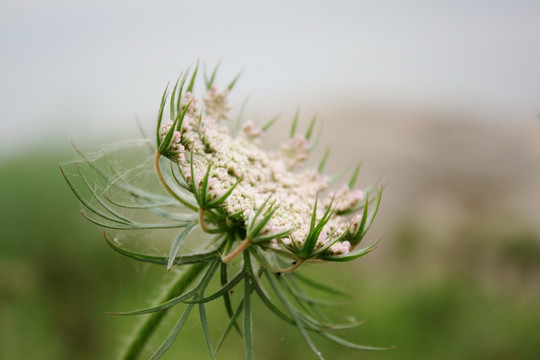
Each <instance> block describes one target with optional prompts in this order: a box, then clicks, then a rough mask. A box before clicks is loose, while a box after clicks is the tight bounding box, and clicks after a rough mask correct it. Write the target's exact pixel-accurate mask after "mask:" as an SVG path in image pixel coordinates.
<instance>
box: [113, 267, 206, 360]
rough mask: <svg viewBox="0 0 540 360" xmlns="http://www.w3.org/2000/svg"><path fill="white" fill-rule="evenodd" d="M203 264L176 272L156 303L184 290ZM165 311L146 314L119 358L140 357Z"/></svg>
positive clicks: (201, 268)
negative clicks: (176, 274) (175, 276)
mask: <svg viewBox="0 0 540 360" xmlns="http://www.w3.org/2000/svg"><path fill="white" fill-rule="evenodd" d="M205 266H206V264H205V263H200V264H195V265H192V266H190V267H189V268H188V269H187V270H184V271H181V272H180V273H178V277H177V278H176V279H174V280H173V281H172V282H171V284H170V285H169V286H167V287H166V289H165V292H164V293H163V296H162V297H161V298H160V299H159V301H158V304H162V303H164V302H166V301H168V300H170V299H172V298H173V297H175V296H178V295H179V294H181V293H182V292H184V291H185V290H186V288H187V287H188V286H189V284H190V283H191V282H193V280H195V279H196V278H197V276H198V275H199V274H200V273H201V271H202V270H203V269H204V267H205ZM167 311H168V309H167V310H162V311H158V312H155V313H152V314H150V315H147V316H146V317H145V318H144V320H143V321H142V322H141V324H140V325H139V328H138V329H137V330H136V332H135V334H134V335H133V337H132V338H131V339H130V341H129V345H128V347H127V348H126V350H125V351H124V354H123V356H122V358H121V359H122V360H135V359H137V358H139V357H140V355H141V353H142V351H143V349H144V346H145V345H146V343H147V342H148V340H149V339H150V337H151V336H152V334H153V333H154V331H155V330H156V329H157V327H158V325H159V324H160V323H161V321H162V320H163V318H164V317H165V315H166V314H167Z"/></svg>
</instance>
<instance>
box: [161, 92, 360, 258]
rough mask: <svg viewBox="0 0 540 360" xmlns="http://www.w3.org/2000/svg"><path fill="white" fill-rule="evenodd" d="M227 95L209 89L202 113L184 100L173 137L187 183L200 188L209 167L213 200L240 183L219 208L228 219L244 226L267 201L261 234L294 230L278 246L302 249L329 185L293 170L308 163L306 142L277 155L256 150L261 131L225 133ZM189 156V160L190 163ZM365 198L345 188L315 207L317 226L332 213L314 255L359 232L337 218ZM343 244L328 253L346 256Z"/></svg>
mask: <svg viewBox="0 0 540 360" xmlns="http://www.w3.org/2000/svg"><path fill="white" fill-rule="evenodd" d="M227 93H228V92H227V91H223V92H218V90H217V88H216V87H215V86H212V87H211V88H210V89H209V91H208V93H207V94H206V96H205V97H204V104H205V109H204V112H202V113H201V112H200V109H199V106H198V105H199V100H198V99H197V98H195V97H194V96H193V95H192V94H189V93H188V94H186V95H184V99H182V102H181V104H182V105H183V106H186V105H187V104H189V103H190V102H191V105H190V109H188V111H187V113H186V117H185V118H184V121H183V123H182V127H181V129H180V131H178V134H177V132H175V133H174V141H173V144H174V146H175V150H176V149H178V154H179V155H178V160H179V165H180V167H181V169H182V171H183V174H184V177H185V179H186V182H187V183H188V185H190V186H192V185H193V177H195V180H196V182H197V183H196V184H194V185H195V186H199V187H200V186H201V182H202V179H203V178H204V177H205V175H206V171H207V168H208V164H209V163H211V170H210V174H209V180H208V197H209V198H210V199H217V198H219V197H221V196H222V195H223V194H225V193H226V192H227V191H228V190H229V189H230V188H231V187H233V186H234V185H235V184H236V183H237V182H238V180H239V179H240V180H241V181H240V182H239V184H238V185H237V187H236V188H235V189H234V191H233V192H232V193H231V195H230V196H229V197H228V198H227V199H226V201H225V202H224V204H223V206H224V209H225V211H226V212H227V213H228V214H229V215H233V214H235V215H239V217H240V218H241V219H243V221H244V222H245V223H246V225H247V223H248V222H249V221H250V220H251V219H253V217H254V214H255V213H256V211H257V210H258V209H259V208H261V206H264V203H265V201H266V200H267V199H269V198H270V201H269V202H270V203H272V204H274V205H275V206H276V208H277V209H276V211H275V213H274V214H273V215H272V217H271V219H270V221H269V222H268V223H267V224H266V226H265V228H264V229H263V233H266V234H271V233H277V232H280V231H285V230H292V232H291V233H290V235H288V236H287V237H286V238H283V239H281V240H280V242H281V244H282V245H284V246H285V247H289V248H290V247H291V246H292V245H293V242H294V243H295V245H296V246H297V247H301V246H302V244H303V243H304V242H305V240H306V237H307V235H308V233H309V230H310V222H311V216H312V213H313V208H314V204H315V201H316V198H317V197H318V196H319V195H320V194H322V193H323V191H324V190H325V189H327V188H328V179H327V177H326V176H323V175H321V174H319V173H318V172H317V171H316V170H312V169H301V168H295V169H294V171H293V170H292V169H293V168H294V167H295V166H296V165H298V163H299V162H300V161H302V160H304V159H305V158H306V157H307V140H306V139H305V138H304V137H303V136H296V137H293V138H292V139H290V140H289V141H288V142H287V143H285V144H283V145H282V146H281V148H280V151H279V152H268V151H265V150H263V149H262V148H260V146H259V140H258V137H259V136H260V135H261V134H262V131H261V130H260V129H258V128H257V127H256V126H255V124H254V123H253V122H246V123H244V125H243V126H242V127H241V129H240V134H239V135H238V136H236V137H233V136H231V135H230V133H229V129H228V127H227V126H226V125H225V124H223V121H221V120H223V119H227V117H228V112H229V110H230V106H229V104H228V99H227ZM191 107H193V108H191ZM171 125H172V123H171V124H169V123H167V124H165V125H164V127H163V129H162V135H163V134H166V133H167V131H168V129H169V128H170V126H171ZM177 140H178V141H177ZM190 154H193V158H192V159H191V158H190ZM191 161H193V172H194V174H192V171H191V168H192V166H191ZM328 192H329V191H328ZM363 198H364V193H363V192H362V191H359V190H355V191H352V190H350V189H349V188H348V187H347V186H345V185H344V186H343V187H341V188H340V189H339V190H338V191H337V192H335V193H333V192H329V195H328V196H325V197H323V198H322V201H319V202H318V204H319V205H318V207H317V220H320V219H321V218H322V216H323V214H324V212H325V211H326V209H327V208H328V207H329V206H332V207H333V208H334V213H333V215H332V217H331V219H330V221H329V222H328V223H327V224H326V225H325V227H324V228H323V231H322V232H321V234H320V236H319V237H318V240H317V244H316V249H319V248H321V247H323V246H324V245H325V244H328V243H329V242H331V241H332V240H333V239H336V238H337V237H338V236H340V235H342V234H344V233H345V232H351V233H352V230H351V229H352V228H354V227H355V226H356V228H357V224H356V223H357V222H358V221H357V220H356V219H353V220H352V221H351V220H348V219H347V218H346V217H344V216H342V215H340V214H343V213H345V212H347V210H352V209H354V208H355V207H356V206H357V205H358V204H359V202H361V201H362V199H363ZM332 199H333V200H332ZM352 234H354V233H352ZM346 239H347V236H344V237H343V238H342V241H337V242H335V243H334V244H333V245H332V246H330V247H329V248H328V250H327V251H328V252H329V253H330V254H336V255H337V254H346V253H348V252H349V250H350V249H351V244H350V243H349V241H347V240H346ZM278 245H279V244H278Z"/></svg>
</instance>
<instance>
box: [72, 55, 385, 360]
mask: <svg viewBox="0 0 540 360" xmlns="http://www.w3.org/2000/svg"><path fill="white" fill-rule="evenodd" d="M216 71H217V67H216V68H215V69H214V70H213V72H212V73H211V74H210V76H208V74H206V73H205V76H204V78H205V85H206V93H205V94H203V96H202V97H201V98H198V97H197V96H196V95H194V92H193V91H194V86H195V82H196V77H197V73H198V66H197V67H196V68H195V69H194V71H193V72H192V73H191V75H190V74H189V73H188V72H186V73H185V74H184V75H183V76H181V77H180V78H179V80H178V81H177V83H176V84H175V86H174V87H173V89H172V93H171V95H170V98H169V95H168V91H167V90H166V91H165V93H164V94H163V97H162V101H161V106H160V108H159V113H158V121H157V126H156V137H155V145H154V146H155V150H151V152H153V165H154V171H155V175H157V176H155V175H154V176H155V177H154V178H152V179H151V180H148V174H147V173H145V172H142V171H141V169H148V166H146V164H148V161H147V159H148V157H147V156H146V157H145V158H143V159H142V160H141V162H140V163H135V164H132V165H130V166H131V167H129V166H128V167H123V165H122V164H120V163H119V162H116V161H111V155H110V154H106V155H104V156H98V157H87V156H84V155H83V154H82V153H81V155H83V160H82V161H79V162H75V163H71V164H66V165H65V166H64V167H67V166H68V165H74V166H75V169H76V170H75V172H73V173H72V174H71V175H69V174H67V173H66V172H65V171H64V170H63V173H64V175H65V177H66V180H67V182H68V184H69V185H70V187H71V188H72V190H73V191H74V193H75V195H76V196H77V197H78V198H79V200H80V201H81V202H82V204H83V205H84V210H83V215H84V216H85V217H87V218H88V219H89V220H91V221H93V222H95V223H97V224H99V225H101V226H103V227H106V228H112V229H117V230H120V231H126V230H137V229H153V231H157V229H161V228H172V229H180V230H178V232H177V234H176V236H175V237H174V238H173V239H171V245H170V251H169V254H168V256H159V255H151V254H148V253H142V252H133V251H131V250H128V249H127V248H126V247H124V246H122V244H121V242H120V238H121V235H119V236H118V237H117V238H115V239H111V238H110V237H109V236H108V235H107V234H106V235H105V236H106V239H107V241H108V243H109V245H110V246H111V247H112V248H113V249H114V250H116V251H118V252H119V253H121V254H123V255H126V256H128V257H131V258H133V259H136V260H139V261H144V262H150V263H154V264H161V265H165V266H166V267H167V269H169V270H170V269H171V268H172V267H173V266H175V265H182V266H185V267H188V270H186V271H185V272H181V273H180V280H181V281H179V282H175V283H174V284H173V286H172V288H171V291H169V292H168V293H167V294H166V295H165V296H164V298H163V299H161V302H160V303H159V304H158V305H157V306H153V307H151V308H147V309H143V310H137V311H131V312H127V313H120V314H122V315H138V314H149V313H153V314H154V315H153V316H154V317H153V318H149V319H154V320H151V321H150V320H148V321H146V322H145V323H143V325H142V326H141V328H140V330H139V331H138V332H137V333H136V336H135V338H134V341H133V342H132V343H131V345H130V347H129V348H128V349H127V351H126V354H125V358H136V357H137V356H138V355H139V353H140V351H141V348H142V346H143V345H144V343H145V341H146V339H147V338H148V336H149V334H150V333H151V332H153V329H154V328H155V326H156V324H157V323H159V319H161V317H160V316H162V314H163V313H164V312H165V311H166V310H167V309H169V308H171V307H172V306H175V305H177V304H180V303H184V304H187V307H186V309H185V312H184V314H183V315H182V317H181V318H180V319H179V321H178V323H177V324H176V326H175V327H174V328H173V329H172V331H171V333H170V335H169V337H168V338H167V339H165V341H164V342H163V344H162V345H161V346H160V347H159V348H158V349H157V351H156V352H155V353H154V355H153V356H152V359H157V358H159V357H160V356H161V355H162V354H163V353H164V352H165V351H166V350H167V349H168V348H169V346H170V345H171V343H172V341H173V340H174V338H175V337H176V336H177V335H178V333H179V332H180V330H181V328H182V325H183V324H184V322H185V321H186V319H187V317H188V316H189V314H190V312H191V310H192V308H193V306H195V305H197V306H198V307H199V314H200V320H201V326H202V328H203V334H204V337H205V340H206V344H207V346H208V351H209V353H210V355H211V357H212V358H214V357H215V353H216V352H217V350H218V349H219V347H220V345H221V343H222V342H223V340H224V339H225V338H226V337H227V335H228V334H229V331H230V330H231V329H232V328H233V327H236V328H237V329H240V328H242V330H241V331H242V335H243V337H244V342H245V350H246V357H247V358H248V359H251V358H253V341H254V340H253V338H252V333H251V328H252V323H251V321H252V320H251V300H250V298H251V296H252V294H253V293H255V294H256V295H257V296H259V297H260V298H261V300H262V302H263V303H264V304H265V305H266V307H267V308H268V310H270V311H271V312H273V313H275V314H276V315H277V316H278V317H279V318H280V319H282V320H284V321H285V322H287V323H289V324H291V325H294V326H296V327H298V329H299V331H300V332H301V334H302V336H303V337H304V338H305V340H306V342H307V344H308V345H309V347H310V348H311V349H312V350H313V351H314V353H315V354H316V355H317V356H318V357H319V358H321V359H322V355H321V353H320V352H319V351H318V350H317V348H316V347H315V344H314V343H313V341H312V340H311V334H313V333H316V334H319V335H321V336H323V337H325V338H327V339H329V340H331V341H334V342H336V343H338V344H340V345H343V346H346V347H351V348H355V349H363V350H376V349H377V348H373V347H367V346H362V345H358V344H355V343H351V342H349V341H346V340H344V339H341V338H339V337H337V336H336V335H335V334H334V333H333V331H335V330H336V329H343V328H349V327H351V326H354V325H355V324H341V325H338V324H329V323H328V320H327V319H326V318H324V319H323V318H319V316H318V315H317V314H318V312H315V311H310V309H313V308H314V307H315V306H316V305H315V303H316V302H314V301H312V300H311V299H310V297H309V296H308V295H307V294H306V293H305V292H304V290H303V289H302V286H301V284H304V285H312V286H313V284H316V283H315V282H314V281H313V280H309V279H306V278H305V277H304V276H301V275H300V274H299V271H301V266H302V265H303V264H305V263H308V262H313V263H322V262H330V261H333V262H343V261H349V260H353V259H356V258H359V257H361V256H363V255H365V254H367V253H369V252H370V251H371V250H373V248H374V247H375V245H376V243H375V244H371V245H369V246H367V247H360V246H359V245H360V243H361V240H362V239H363V237H364V236H365V234H366V232H367V230H368V229H369V227H370V226H371V224H372V222H373V219H374V217H375V215H376V213H377V210H378V207H379V204H380V199H381V193H382V189H381V188H371V189H367V190H359V189H355V188H354V186H355V183H356V178H357V175H358V171H359V167H357V168H356V169H355V171H354V172H353V174H352V177H351V179H350V181H349V182H348V184H346V185H341V186H340V187H338V188H337V190H336V189H335V188H334V187H333V186H332V185H333V183H334V181H335V179H329V178H328V176H326V175H324V174H323V170H324V165H325V163H326V160H327V158H328V152H326V153H325V155H324V157H323V159H322V160H321V162H320V164H319V166H318V168H317V169H311V168H308V167H305V166H303V161H304V160H306V158H307V157H308V155H309V153H310V151H311V150H312V149H313V147H314V146H315V143H316V142H317V138H318V137H317V138H314V137H313V131H314V127H315V124H316V119H315V118H314V119H313V120H312V121H311V123H310V124H309V127H308V130H307V131H306V133H305V134H297V133H296V128H297V124H298V118H299V117H298V114H297V115H296V116H295V119H294V121H293V125H292V128H291V131H290V136H289V139H286V140H284V142H283V144H282V145H281V146H280V147H279V149H277V151H267V150H264V149H263V148H262V147H261V141H260V136H261V135H263V133H264V132H265V131H266V130H268V128H269V127H270V126H271V125H272V124H273V122H274V120H275V119H273V120H271V121H270V122H268V123H266V124H264V125H261V126H258V125H256V124H255V123H254V122H252V121H247V122H244V123H243V124H241V126H240V127H239V133H238V134H237V135H233V134H231V132H230V130H229V128H230V126H229V123H228V119H230V117H231V116H230V110H231V106H230V105H229V99H228V95H229V92H230V91H231V90H232V88H233V87H234V84H235V83H236V80H237V78H236V79H234V80H233V82H232V83H231V84H230V85H229V86H228V87H226V88H223V89H220V88H218V87H217V86H216V85H215V84H214V79H215V76H216ZM201 99H202V100H201ZM167 100H168V101H169V113H170V120H169V121H163V115H164V112H165V108H166V104H167ZM145 144H146V145H148V142H145ZM150 149H152V147H150ZM100 161H101V162H102V163H103V164H102V165H100ZM131 161H132V162H133V159H131ZM103 165H104V166H103ZM81 167H84V168H83V169H81ZM96 179H100V181H98V180H96ZM154 179H157V180H158V181H159V184H158V183H157V182H155V181H153V180H154ZM163 190H165V192H163ZM143 219H144V221H143ZM160 219H161V220H160ZM197 229H198V230H199V232H197V231H196V230H197ZM200 231H202V232H205V233H207V234H208V236H201V235H200ZM193 238H196V239H195V241H194V242H195V243H196V246H195V251H193V250H191V252H186V251H185V248H186V246H185V245H186V244H185V243H186V242H187V241H188V239H191V240H192V241H193ZM233 263H234V264H235V267H232V265H231V264H233ZM238 265H240V270H239V271H238V272H237V273H236V274H235V275H234V276H232V277H230V276H229V273H230V270H231V269H236V268H238ZM189 266H190V267H189ZM218 268H219V269H220V271H219V273H220V276H219V277H220V283H221V286H220V287H219V288H218V289H213V290H212V293H211V295H208V294H207V291H210V289H211V285H210V283H211V279H212V278H213V277H214V276H215V275H216V273H217V270H218ZM192 281H194V282H195V285H194V287H193V288H191V289H189V290H188V289H187V285H188V284H189V282H192ZM241 283H243V287H244V291H243V296H242V298H241V299H240V300H239V301H236V304H235V301H234V300H235V299H233V298H232V297H231V295H230V290H232V289H233V288H235V287H237V286H238V285H239V284H241ZM316 286H318V287H319V288H320V289H328V288H329V287H328V286H327V285H325V284H319V285H316ZM178 293H180V294H178ZM220 298H221V299H223V302H224V305H225V310H226V312H227V314H228V316H229V318H230V321H229V324H228V325H227V327H226V328H225V330H224V333H223V335H222V337H221V339H220V340H219V343H218V344H217V347H214V346H213V342H212V339H211V338H210V336H209V331H208V319H207V318H206V311H205V304H206V303H207V302H209V301H213V300H216V299H220ZM241 314H243V315H242V319H243V320H242V326H241V327H240V325H238V322H239V321H240V315H241ZM155 319H158V320H155Z"/></svg>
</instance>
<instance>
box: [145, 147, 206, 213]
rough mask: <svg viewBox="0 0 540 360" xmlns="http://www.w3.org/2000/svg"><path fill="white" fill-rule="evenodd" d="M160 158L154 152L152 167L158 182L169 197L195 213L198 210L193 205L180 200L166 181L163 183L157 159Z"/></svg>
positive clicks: (157, 153)
mask: <svg viewBox="0 0 540 360" xmlns="http://www.w3.org/2000/svg"><path fill="white" fill-rule="evenodd" d="M160 157H161V154H160V153H159V151H158V152H156V156H155V157H154V165H155V168H156V174H157V176H158V178H159V181H160V182H161V185H163V187H164V188H165V190H167V192H168V193H169V194H171V196H172V197H173V198H175V199H176V200H178V201H180V203H181V204H182V205H184V206H186V207H188V208H190V209H191V210H194V211H197V210H198V208H196V207H194V206H193V205H191V204H190V203H188V202H187V201H185V200H184V199H182V198H181V197H180V196H178V194H176V193H175V192H174V190H173V189H171V187H170V186H169V184H167V181H165V178H164V177H163V174H162V173H161V166H160V165H159V158H160Z"/></svg>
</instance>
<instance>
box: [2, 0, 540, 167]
mask: <svg viewBox="0 0 540 360" xmlns="http://www.w3.org/2000/svg"><path fill="white" fill-rule="evenodd" d="M539 24H540V1H538V0H534V1H515V0H514V1H407V2H404V1H315V0H310V1H294V0H289V1H265V2H258V1H253V0H252V1H247V0H235V1H231V0H229V1H190V2H186V1H165V0H164V1H134V0H131V1H104V0H92V1H60V0H22V1H21V0H0V124H1V127H0V130H1V131H0V151H1V153H2V155H3V156H2V157H4V156H10V155H11V154H14V152H15V151H16V150H17V149H20V148H21V147H23V146H27V145H28V144H32V143H33V144H40V143H41V142H43V141H45V140H47V139H49V140H55V141H57V142H59V143H61V144H66V146H67V145H68V143H69V140H70V139H75V140H78V139H81V138H84V137H87V136H89V135H90V136H103V135H104V134H106V133H107V132H109V131H114V132H117V131H118V130H119V129H120V128H121V127H122V126H131V127H132V125H133V119H134V118H135V117H136V116H137V117H139V118H140V119H141V120H142V121H148V118H151V119H152V120H151V121H153V117H154V115H155V113H156V111H157V107H158V103H159V98H160V96H161V93H162V91H163V89H164V86H165V85H166V83H167V82H168V81H170V80H174V79H175V78H176V77H177V76H178V74H179V73H180V71H182V70H183V69H185V68H186V67H187V66H188V65H189V64H192V63H193V62H194V61H195V60H196V59H197V58H200V59H202V60H206V61H207V62H208V63H209V64H214V63H215V62H216V61H217V60H218V59H219V58H220V57H222V56H223V58H224V62H223V66H222V71H221V74H222V75H223V78H222V79H223V82H222V83H223V84H225V81H228V80H229V79H230V78H232V77H234V76H235V74H236V73H237V72H238V71H239V70H241V69H243V68H245V73H244V75H243V77H242V79H241V82H240V84H239V86H238V88H237V93H238V94H239V96H240V97H243V96H247V95H249V94H250V93H252V92H253V95H254V99H253V102H254V104H255V105H260V106H262V107H265V111H266V110H268V109H272V108H274V107H275V108H276V111H275V112H278V111H280V110H282V109H288V108H294V107H296V106H297V105H300V106H306V104H307V105H308V106H311V105H313V104H315V108H316V107H317V106H316V104H321V103H329V102H344V101H345V102H346V101H349V102H351V101H362V102H365V101H366V100H367V101H380V102H382V103H389V104H391V103H404V104H414V105H415V106H424V105H425V106H430V107H437V106H440V107H450V108H460V109H465V110H464V111H467V109H474V110H479V111H480V112H485V113H486V114H496V115H497V116H498V117H501V118H503V119H506V120H507V121H535V120H534V119H535V117H536V114H537V113H538V112H540V66H539V64H540V25H539Z"/></svg>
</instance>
